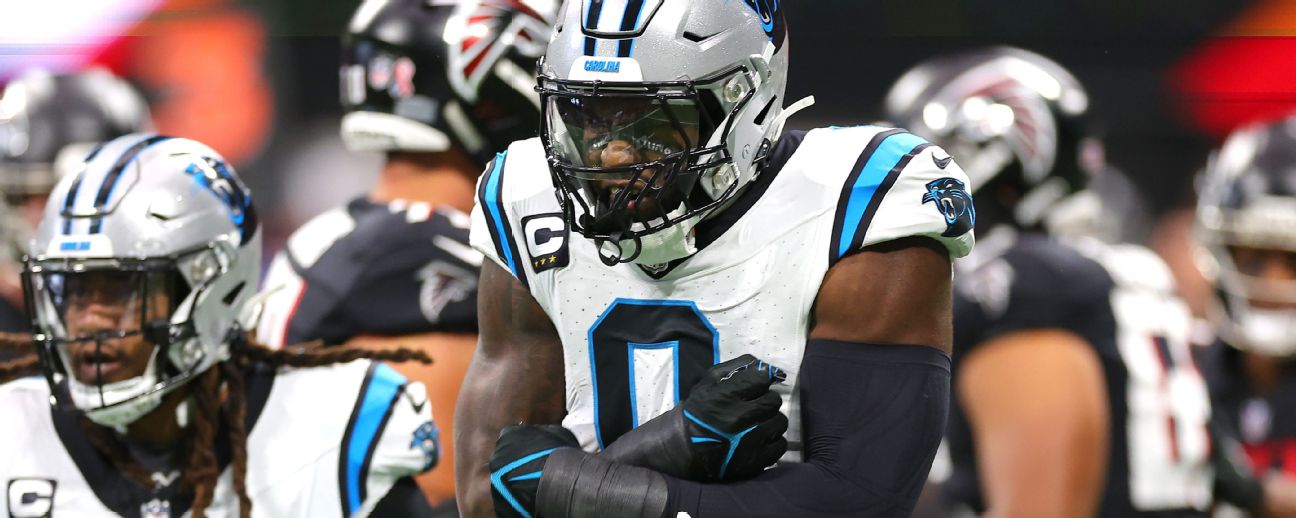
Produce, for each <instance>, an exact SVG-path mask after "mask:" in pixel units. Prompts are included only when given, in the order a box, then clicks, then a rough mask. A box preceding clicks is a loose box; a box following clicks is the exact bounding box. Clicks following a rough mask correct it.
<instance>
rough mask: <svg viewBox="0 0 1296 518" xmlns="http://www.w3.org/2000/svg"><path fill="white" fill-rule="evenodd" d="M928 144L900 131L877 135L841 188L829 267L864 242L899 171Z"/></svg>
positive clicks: (893, 130)
mask: <svg viewBox="0 0 1296 518" xmlns="http://www.w3.org/2000/svg"><path fill="white" fill-rule="evenodd" d="M929 145H930V144H928V143H927V141H926V140H923V139H922V138H921V137H918V136H916V135H913V134H911V133H907V132H905V131H904V130H900V129H891V130H887V131H883V132H881V133H878V134H877V135H875V136H874V137H873V140H871V141H869V144H868V146H865V147H864V151H863V152H862V153H860V156H859V159H858V160H856V162H855V168H854V169H853V170H852V171H851V174H850V177H849V178H847V180H846V184H845V185H843V186H842V194H841V198H840V199H839V200H838V202H837V217H836V219H835V220H834V221H833V234H832V250H830V251H829V256H828V264H829V265H832V264H835V263H836V262H837V261H838V260H841V259H842V258H843V257H846V255H848V254H849V253H850V252H851V251H854V250H858V249H859V248H860V247H861V246H862V245H863V243H864V235H865V233H867V232H868V228H869V225H870V224H871V223H872V222H873V216H874V214H876V213H877V210H878V207H879V206H880V205H881V204H882V200H883V199H885V198H886V193H887V191H888V190H890V189H891V186H892V185H893V184H895V181H896V178H898V177H899V176H900V171H901V170H903V169H904V168H905V166H906V165H908V164H909V160H910V159H912V158H913V157H914V156H915V155H917V154H918V153H921V152H922V150H923V149H926V148H927V146H929Z"/></svg>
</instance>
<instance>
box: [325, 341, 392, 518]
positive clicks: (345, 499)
mask: <svg viewBox="0 0 1296 518" xmlns="http://www.w3.org/2000/svg"><path fill="white" fill-rule="evenodd" d="M408 383H409V381H408V380H407V379H405V377H404V376H402V375H401V374H400V373H398V372H396V371H395V370H394V369H392V368H391V367H389V366H387V365H386V364H383V363H382V362H371V363H370V364H369V368H368V370H366V371H365V377H364V380H363V381H362V382H361V388H360V394H359V396H358V397H357V398H356V404H355V407H353V408H352V409H351V417H350V418H349V419H348V420H347V428H346V432H345V433H343V435H342V443H341V448H340V449H339V450H338V495H339V502H340V504H341V506H342V515H343V516H352V515H354V514H355V513H356V511H358V510H359V509H360V506H361V505H363V504H364V501H365V498H366V497H367V496H368V495H366V490H365V486H366V485H367V483H368V476H369V474H368V469H369V463H370V461H371V459H372V457H373V453H374V450H375V448H376V444H377V443H378V442H379V441H380V440H381V439H382V431H383V429H384V428H385V427H386V426H387V420H388V419H389V418H390V416H391V412H392V408H393V405H394V404H395V402H396V399H397V397H398V396H399V395H400V394H401V393H403V391H404V389H405V385H407V384H408Z"/></svg>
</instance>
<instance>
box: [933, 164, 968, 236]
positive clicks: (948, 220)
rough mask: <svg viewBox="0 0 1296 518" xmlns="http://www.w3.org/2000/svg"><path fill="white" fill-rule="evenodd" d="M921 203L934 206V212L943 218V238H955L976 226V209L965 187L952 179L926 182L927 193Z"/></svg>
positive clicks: (960, 182)
mask: <svg viewBox="0 0 1296 518" xmlns="http://www.w3.org/2000/svg"><path fill="white" fill-rule="evenodd" d="M922 202H923V203H927V202H932V203H934V204H936V210H939V211H940V212H941V215H943V216H945V225H946V228H945V232H942V233H941V235H942V236H944V237H957V236H961V235H963V234H966V233H968V231H969V230H972V227H973V226H975V225H976V207H975V206H974V205H973V204H972V195H971V194H968V192H967V186H966V185H964V184H963V182H962V181H960V180H956V179H954V178H948V177H947V178H941V179H938V180H933V181H930V182H927V192H926V193H925V194H923V197H922Z"/></svg>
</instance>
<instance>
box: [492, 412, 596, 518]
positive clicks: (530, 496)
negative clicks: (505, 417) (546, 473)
mask: <svg viewBox="0 0 1296 518" xmlns="http://www.w3.org/2000/svg"><path fill="white" fill-rule="evenodd" d="M560 448H580V442H579V441H577V440H576V436H575V435H572V433H571V431H570V430H568V429H566V428H563V427H561V426H558V425H542V426H533V425H513V426H510V427H508V428H505V429H504V430H502V431H500V436H499V440H498V441H496V442H495V453H494V454H492V455H491V460H490V470H491V474H490V480H491V498H492V499H493V500H494V501H495V516H506V517H510V518H513V517H523V518H531V516H532V514H534V511H535V505H536V489H537V488H538V487H539V486H540V476H541V472H542V470H543V469H544V465H545V461H546V460H548V458H549V454H551V453H553V452H554V450H557V449H560Z"/></svg>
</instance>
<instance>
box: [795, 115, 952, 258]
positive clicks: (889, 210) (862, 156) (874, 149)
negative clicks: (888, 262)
mask: <svg viewBox="0 0 1296 518" xmlns="http://www.w3.org/2000/svg"><path fill="white" fill-rule="evenodd" d="M798 153H807V154H809V156H810V157H815V158H814V159H813V160H812V161H809V162H805V163H802V164H801V167H804V168H808V171H807V175H808V176H810V177H811V178H813V179H815V180H816V181H819V182H822V183H824V184H825V185H829V186H831V187H832V188H835V189H837V190H838V191H837V192H839V194H838V195H837V197H836V208H835V211H836V212H835V215H834V218H833V229H832V232H833V233H832V240H831V244H830V248H831V249H830V250H829V251H828V253H829V263H830V264H832V263H835V262H836V261H838V260H841V259H842V258H844V257H846V256H848V255H851V254H853V253H856V252H858V251H860V250H862V249H863V248H865V247H868V246H871V245H875V244H879V243H884V242H887V241H893V240H896V239H900V238H903V237H909V236H922V237H928V238H931V239H934V240H936V241H938V242H940V243H941V244H942V245H944V246H945V248H946V249H947V250H948V251H949V254H950V258H951V259H953V258H957V257H962V256H964V255H967V253H968V252H969V251H970V250H971V249H972V245H973V242H974V238H973V232H972V227H973V225H974V223H975V221H976V209H975V207H974V206H973V204H972V196H971V195H970V194H969V192H970V191H971V189H970V188H969V187H968V179H967V175H966V174H964V172H963V170H962V169H961V168H960V167H959V166H958V164H956V163H955V162H954V161H953V159H952V158H951V157H950V156H949V155H948V154H946V153H945V152H944V151H943V150H941V149H940V148H939V147H937V146H934V145H932V144H930V143H928V142H927V141H926V140H923V139H922V138H921V137H918V136H916V135H913V134H911V133H908V132H906V131H904V130H902V129H896V128H884V127H879V126H861V127H854V128H823V129H817V130H814V131H811V132H810V133H808V134H807V136H806V140H805V142H804V143H802V146H801V149H799V150H798Z"/></svg>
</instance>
